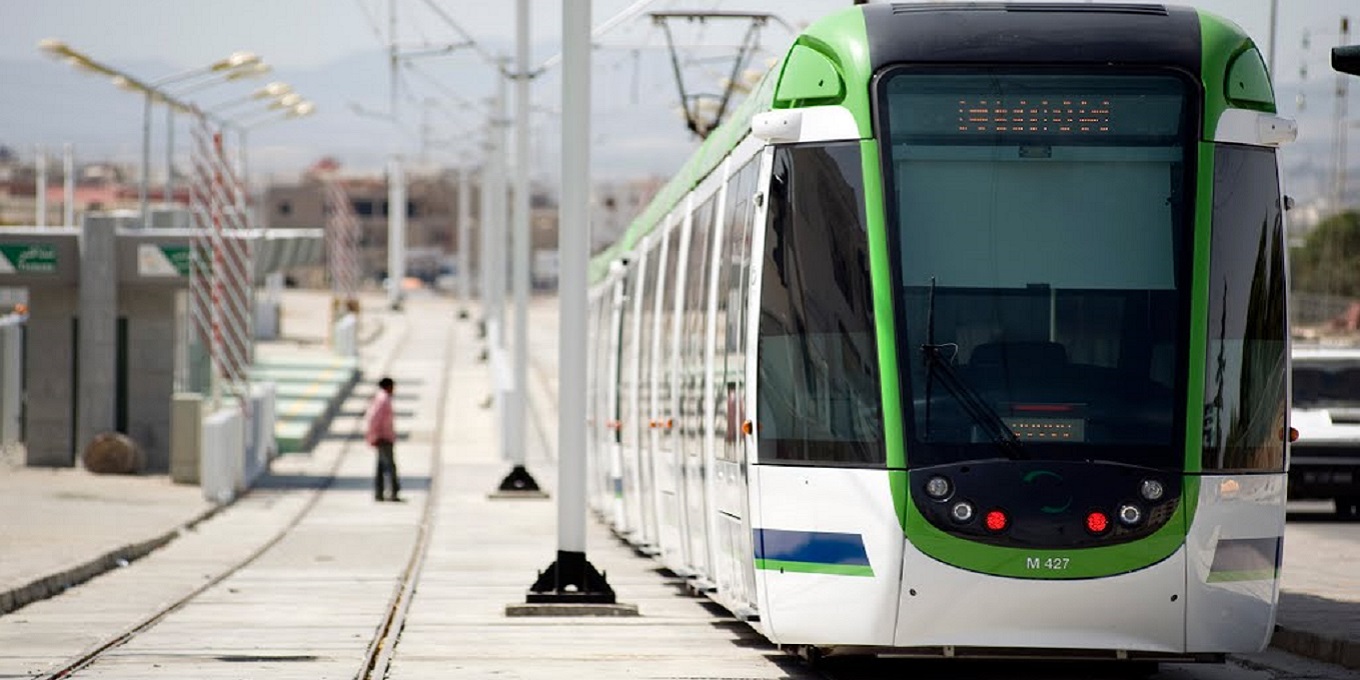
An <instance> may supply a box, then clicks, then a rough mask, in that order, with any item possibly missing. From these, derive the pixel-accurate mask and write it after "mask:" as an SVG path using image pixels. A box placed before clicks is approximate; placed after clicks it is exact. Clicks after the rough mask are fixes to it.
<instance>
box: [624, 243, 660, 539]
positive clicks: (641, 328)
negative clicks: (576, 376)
mask: <svg viewBox="0 0 1360 680" xmlns="http://www.w3.org/2000/svg"><path fill="white" fill-rule="evenodd" d="M642 251H643V253H644V254H643V258H642V264H641V268H642V295H641V296H640V298H639V300H638V306H637V310H638V324H637V328H638V334H637V354H638V358H637V366H638V370H637V394H636V397H635V403H636V404H637V407H636V413H637V417H636V418H634V419H633V424H632V425H629V427H631V428H633V430H634V431H635V432H636V433H637V447H636V450H637V468H638V469H637V478H638V489H637V499H638V510H639V515H638V516H639V520H640V522H641V526H640V529H641V531H640V532H639V535H638V538H637V539H636V540H635V541H634V543H636V544H637V545H638V546H639V548H641V549H642V550H643V551H644V552H649V551H651V550H653V549H655V548H656V546H657V521H656V498H655V496H656V481H655V480H656V470H655V469H654V467H653V465H652V462H653V455H652V454H653V451H654V449H655V446H654V444H653V441H652V439H653V437H654V435H655V430H654V429H652V427H651V424H652V423H653V422H654V421H655V419H656V405H655V404H654V403H652V400H653V397H654V395H655V393H656V390H655V388H654V385H653V384H652V376H653V375H655V373H656V372H655V371H654V370H653V366H652V357H654V356H655V355H656V351H655V348H654V347H653V343H652V340H653V339H654V338H655V337H656V316H657V314H656V304H655V300H656V290H657V285H656V280H657V276H658V275H659V274H660V272H661V263H662V248H661V245H660V244H659V243H657V244H648V245H644V246H643V248H642Z"/></svg>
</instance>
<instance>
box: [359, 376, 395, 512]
mask: <svg viewBox="0 0 1360 680" xmlns="http://www.w3.org/2000/svg"><path fill="white" fill-rule="evenodd" d="M396 385H397V384H396V383H395V382H393V380H392V379H391V378H388V377H383V379H382V380H379V381H378V393H377V394H375V395H373V401H371V402H369V404H368V410H367V411H365V412H364V426H365V433H364V441H367V442H368V443H369V445H370V446H372V447H373V448H375V449H377V450H378V471H377V473H376V474H375V475H374V478H373V484H374V496H373V497H374V498H376V499H377V500H380V501H381V500H393V501H400V500H401V497H400V496H398V495H397V492H399V491H400V490H401V483H400V482H398V481H397V460H396V458H395V456H394V455H393V453H394V450H393V447H394V446H395V444H396V442H397V428H396V423H395V422H394V419H393V417H392V390H394V389H395V388H396ZM384 481H386V486H388V487H390V488H391V489H392V493H391V494H390V495H389V496H388V497H387V498H386V499H384V498H383V487H384Z"/></svg>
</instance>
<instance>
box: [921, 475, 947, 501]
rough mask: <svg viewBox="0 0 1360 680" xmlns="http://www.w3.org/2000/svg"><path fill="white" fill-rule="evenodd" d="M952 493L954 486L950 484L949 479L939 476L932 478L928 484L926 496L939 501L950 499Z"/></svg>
mask: <svg viewBox="0 0 1360 680" xmlns="http://www.w3.org/2000/svg"><path fill="white" fill-rule="evenodd" d="M951 491H953V485H952V484H950V483H949V480H948V479H946V478H944V477H941V476H939V475H936V476H934V477H931V478H930V481H928V482H926V495H927V496H930V497H931V498H934V499H935V500H937V501H942V500H944V499H946V498H949V492H951Z"/></svg>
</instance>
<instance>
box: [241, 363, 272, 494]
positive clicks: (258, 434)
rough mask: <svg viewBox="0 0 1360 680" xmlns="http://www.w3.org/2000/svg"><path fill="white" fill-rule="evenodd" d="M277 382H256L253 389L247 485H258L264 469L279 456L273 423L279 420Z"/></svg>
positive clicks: (248, 440)
mask: <svg viewBox="0 0 1360 680" xmlns="http://www.w3.org/2000/svg"><path fill="white" fill-rule="evenodd" d="M275 394H276V390H275V387H274V383H271V382H266V383H255V384H254V385H252V386H251V388H250V422H249V423H248V425H247V428H248V431H247V433H246V435H247V442H246V456H245V475H244V476H245V485H246V486H250V485H252V484H254V483H255V480H256V479H258V478H259V476H260V475H261V474H263V473H264V472H265V470H268V469H269V461H270V460H273V459H274V456H276V455H278V451H279V447H278V445H277V444H276V443H275V441H274V424H275V422H276V421H277V420H278V418H277V409H276V407H275V406H276V403H277V400H276V399H275Z"/></svg>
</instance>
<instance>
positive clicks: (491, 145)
mask: <svg viewBox="0 0 1360 680" xmlns="http://www.w3.org/2000/svg"><path fill="white" fill-rule="evenodd" d="M495 131H496V123H495V121H494V120H493V121H491V122H489V123H488V125H487V139H486V142H485V143H484V144H483V145H482V149H483V150H484V151H485V152H486V154H485V155H484V156H483V157H482V168H481V172H480V173H479V175H478V185H479V186H478V193H479V194H480V195H481V201H480V205H479V206H478V209H477V273H478V274H479V275H480V278H481V287H480V290H479V291H478V293H477V300H478V302H480V303H481V307H482V313H481V319H482V330H483V332H486V333H489V332H490V325H491V302H492V300H491V280H492V279H491V276H492V269H491V257H492V254H491V232H492V229H491V163H492V160H491V158H492V156H494V155H495V153H496V148H495V145H496V142H495V138H494V134H495ZM487 351H488V354H489V353H490V350H489V349H488V350H487Z"/></svg>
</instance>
